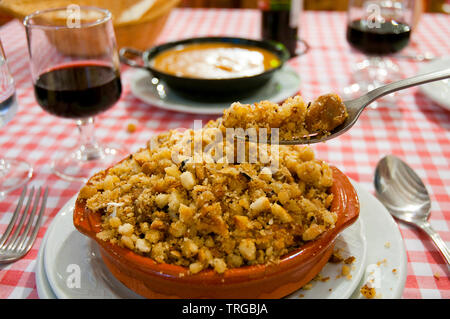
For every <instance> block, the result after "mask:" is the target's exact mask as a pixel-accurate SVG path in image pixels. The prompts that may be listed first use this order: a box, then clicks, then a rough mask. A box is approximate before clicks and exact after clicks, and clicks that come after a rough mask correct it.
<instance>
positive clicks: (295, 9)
mask: <svg viewBox="0 0 450 319" xmlns="http://www.w3.org/2000/svg"><path fill="white" fill-rule="evenodd" d="M258 7H259V9H260V10H261V11H262V21H261V22H262V23H261V37H262V39H264V40H272V41H277V42H280V43H282V44H284V45H285V46H286V48H287V49H288V51H289V53H290V54H291V56H296V55H297V54H296V51H297V43H298V25H299V15H300V11H301V10H302V8H303V1H302V0H259V1H258Z"/></svg>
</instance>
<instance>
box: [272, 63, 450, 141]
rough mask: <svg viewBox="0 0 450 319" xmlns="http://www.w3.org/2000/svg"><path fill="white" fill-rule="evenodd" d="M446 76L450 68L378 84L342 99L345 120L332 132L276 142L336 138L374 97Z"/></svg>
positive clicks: (349, 126)
mask: <svg viewBox="0 0 450 319" xmlns="http://www.w3.org/2000/svg"><path fill="white" fill-rule="evenodd" d="M447 78H450V68H448V69H445V70H440V71H436V72H431V73H426V74H421V75H416V76H414V77H411V78H408V79H403V80H400V81H397V82H393V83H389V84H387V85H384V86H380V87H378V88H376V89H374V90H372V91H369V92H368V93H366V94H364V95H363V96H360V97H358V98H356V99H353V100H348V101H344V104H345V106H346V107H347V113H348V117H347V119H346V120H345V122H344V123H342V124H341V125H339V126H338V127H336V128H335V129H334V130H333V132H331V134H329V135H326V136H323V135H320V134H318V133H313V134H310V135H306V136H303V138H301V139H298V140H280V141H279V143H278V144H280V145H294V144H313V143H319V142H324V141H327V140H331V139H332V138H336V137H338V136H339V135H342V134H344V133H345V132H347V131H348V130H349V129H350V128H351V127H352V126H353V125H355V123H356V121H357V120H358V118H359V116H360V115H361V112H362V111H363V110H364V109H365V107H366V106H367V105H369V104H370V103H372V102H373V101H375V100H376V99H378V98H380V97H382V96H385V95H387V94H390V93H392V92H396V91H399V90H403V89H406V88H409V87H411V86H415V85H419V84H424V83H428V82H433V81H439V80H443V79H447Z"/></svg>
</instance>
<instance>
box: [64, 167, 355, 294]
mask: <svg viewBox="0 0 450 319" xmlns="http://www.w3.org/2000/svg"><path fill="white" fill-rule="evenodd" d="M331 168H332V171H333V186H332V187H331V188H330V192H331V193H332V194H333V195H334V198H333V202H332V205H331V208H330V210H331V211H332V212H336V213H337V216H338V218H337V221H336V223H335V227H334V228H331V229H329V230H327V231H326V232H324V233H322V234H321V235H320V236H319V237H317V238H316V239H314V240H313V241H310V242H308V243H306V244H304V245H303V246H301V247H300V248H299V249H298V250H296V251H293V252H292V253H290V254H288V255H286V256H284V257H283V258H281V260H280V262H279V263H277V264H260V265H253V266H243V267H239V268H231V269H228V270H226V271H225V272H224V273H223V274H218V273H217V272H215V271H214V270H212V269H207V270H202V271H200V272H199V273H197V274H189V272H188V268H186V267H182V266H177V265H172V264H166V263H157V262H156V261H154V260H153V259H151V258H149V257H144V256H141V255H138V254H137V253H134V252H133V251H131V250H129V249H127V248H122V247H119V246H118V245H116V244H111V243H110V242H109V241H103V240H101V239H99V238H97V236H96V233H98V232H100V231H101V223H102V221H101V213H100V212H92V211H90V210H89V209H87V208H86V203H85V200H82V199H80V198H78V199H77V201H76V204H75V210H74V217H73V218H74V225H75V227H76V228H77V229H78V230H79V231H80V232H81V233H83V234H85V235H86V236H88V237H90V238H92V239H93V240H95V241H96V242H97V243H98V245H99V246H100V248H101V254H102V258H103V261H104V262H105V264H106V266H107V267H108V268H109V270H110V271H111V273H112V274H113V275H114V276H115V277H116V278H117V279H118V280H120V281H121V282H122V283H123V284H124V285H126V286H127V287H128V288H130V289H131V290H133V291H135V292H136V293H138V294H140V295H142V296H144V297H147V298H189V299H197V298H223V299H225V298H228V299H237V298H242V299H243V298H252V299H253V298H266V299H269V298H282V297H284V296H286V295H288V294H290V293H292V292H294V291H296V290H298V289H300V288H301V287H302V286H304V285H305V284H307V283H308V282H309V281H310V280H312V279H313V278H314V277H315V276H316V275H317V274H318V273H319V272H320V271H321V270H322V268H323V267H324V266H325V264H326V263H327V262H328V259H329V258H330V256H331V253H332V251H333V248H334V244H335V240H336V238H337V236H338V235H339V233H341V232H342V231H343V230H344V229H345V228H346V227H348V226H350V225H351V224H353V223H354V222H355V221H356V220H357V218H358V215H359V201H358V197H357V194H356V191H355V189H354V188H353V186H352V185H351V183H350V182H349V180H348V178H347V177H346V176H345V175H344V174H343V173H342V172H341V171H339V170H338V169H337V168H335V167H331ZM103 174H105V172H103ZM88 183H89V182H88Z"/></svg>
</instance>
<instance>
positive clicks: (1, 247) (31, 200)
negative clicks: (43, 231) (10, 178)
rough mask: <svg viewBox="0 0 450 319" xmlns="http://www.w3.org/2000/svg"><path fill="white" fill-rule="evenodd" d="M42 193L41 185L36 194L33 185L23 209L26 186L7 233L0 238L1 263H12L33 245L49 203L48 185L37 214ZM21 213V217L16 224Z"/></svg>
mask: <svg viewBox="0 0 450 319" xmlns="http://www.w3.org/2000/svg"><path fill="white" fill-rule="evenodd" d="M41 195H42V188H41V187H39V190H38V191H37V192H36V194H35V189H34V187H32V188H31V191H30V193H29V195H28V200H27V202H26V205H25V209H23V211H22V204H23V203H24V200H25V197H26V196H27V187H26V186H25V187H24V189H23V191H22V194H21V195H20V198H19V202H18V203H17V206H16V210H15V211H14V214H13V216H12V218H11V221H10V222H9V225H8V227H7V228H6V231H5V233H4V234H3V235H2V237H1V238H0V264H6V263H11V262H13V261H16V260H18V259H20V258H22V257H23V256H25V254H26V253H28V251H29V250H30V249H31V247H32V246H33V243H34V241H35V240H36V236H37V233H38V231H39V227H40V225H41V220H42V216H43V214H44V211H45V205H46V203H47V195H48V188H47V187H46V188H45V192H44V196H43V197H42V201H41V204H40V209H39V213H38V214H37V216H36V212H37V211H38V207H39V201H40V198H41ZM30 210H31V212H30ZM21 211H22V213H21ZM19 215H20V219H19V222H18V223H17V224H16V221H17V218H18V217H19ZM11 233H12V234H11Z"/></svg>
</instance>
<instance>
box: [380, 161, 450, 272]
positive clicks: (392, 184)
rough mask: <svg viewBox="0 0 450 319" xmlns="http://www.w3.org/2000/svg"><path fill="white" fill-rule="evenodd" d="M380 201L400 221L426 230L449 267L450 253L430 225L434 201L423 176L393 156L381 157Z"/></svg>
mask: <svg viewBox="0 0 450 319" xmlns="http://www.w3.org/2000/svg"><path fill="white" fill-rule="evenodd" d="M374 184H375V191H376V195H377V198H378V199H379V200H380V201H381V202H382V203H383V204H384V206H385V207H386V208H387V210H388V211H389V212H390V213H391V214H392V215H393V216H394V217H395V218H397V219H399V220H401V221H404V222H407V223H409V224H412V225H414V226H416V227H419V228H421V229H422V230H423V231H425V232H426V233H427V234H428V235H429V236H430V237H431V239H432V240H433V242H434V243H435V244H436V246H437V247H438V248H439V250H440V251H441V253H442V255H443V257H444V259H445V260H446V262H447V264H450V250H449V249H448V247H447V245H446V244H445V242H444V241H443V240H442V238H441V237H440V236H439V234H438V233H437V232H436V231H435V230H434V229H433V228H432V227H431V225H430V223H429V222H428V218H429V216H430V209H431V199H430V196H429V195H428V191H427V189H426V187H425V185H424V184H423V182H422V180H421V179H420V177H419V176H418V175H417V174H416V173H415V172H414V171H413V169H412V168H411V167H409V166H408V165H407V164H406V163H405V162H403V161H402V160H401V159H399V158H398V157H396V156H394V155H387V156H385V157H384V158H382V159H381V160H380V161H379V162H378V164H377V167H376V169H375V177H374Z"/></svg>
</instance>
